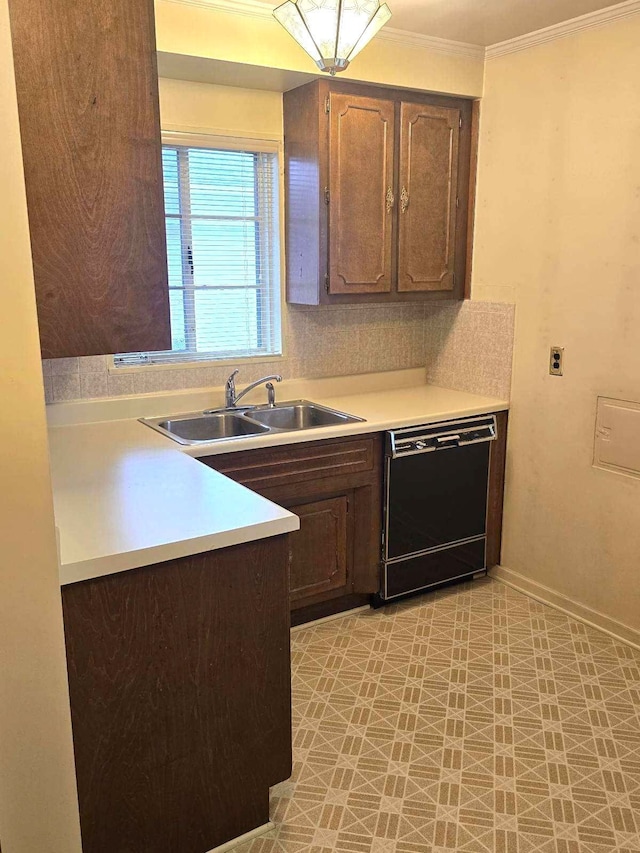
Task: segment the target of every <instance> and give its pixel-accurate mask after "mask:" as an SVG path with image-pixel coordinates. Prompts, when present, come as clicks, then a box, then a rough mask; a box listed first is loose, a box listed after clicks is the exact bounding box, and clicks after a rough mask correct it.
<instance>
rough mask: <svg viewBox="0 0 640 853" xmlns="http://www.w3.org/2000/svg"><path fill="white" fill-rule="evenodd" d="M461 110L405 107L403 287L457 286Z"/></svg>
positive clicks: (400, 263) (436, 288)
mask: <svg viewBox="0 0 640 853" xmlns="http://www.w3.org/2000/svg"><path fill="white" fill-rule="evenodd" d="M459 134H460V112H459V110H457V109H451V108H448V107H436V106H431V105H429V104H408V103H403V104H401V107H400V180H399V186H398V193H399V198H398V204H399V213H398V223H399V224H398V228H399V246H398V252H399V254H398V290H399V291H402V292H407V291H420V290H422V291H447V290H453V287H454V261H455V251H456V240H455V236H456V199H457V195H458V146H459Z"/></svg>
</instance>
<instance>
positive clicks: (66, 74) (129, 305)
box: [9, 0, 171, 358]
mask: <svg viewBox="0 0 640 853" xmlns="http://www.w3.org/2000/svg"><path fill="white" fill-rule="evenodd" d="M9 5H10V14H11V29H12V36H13V50H14V58H15V73H16V86H17V93H18V108H19V115H20V129H21V135H22V151H23V159H24V169H25V180H26V190H27V205H28V214H29V227H30V231H31V249H32V255H33V265H34V275H35V283H36V298H37V305H38V319H39V324H40V340H41V347H42V354H43V356H44V357H47V358H57V357H62V356H79V355H100V354H104V353H113V352H131V351H136V350H162V349H169V348H170V347H171V331H170V323H169V294H168V286H167V259H166V246H165V226H164V202H163V188H162V163H161V142H160V118H159V103H158V79H157V70H156V52H155V30H154V17H153V0H85V2H83V3H82V4H80V5H78V4H76V3H74V2H72V0H46V2H43V0H10V4H9Z"/></svg>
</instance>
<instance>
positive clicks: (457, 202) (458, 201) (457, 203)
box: [456, 196, 460, 210]
mask: <svg viewBox="0 0 640 853" xmlns="http://www.w3.org/2000/svg"><path fill="white" fill-rule="evenodd" d="M459 207H460V199H459V198H458V196H456V210H457V209H458V208H459Z"/></svg>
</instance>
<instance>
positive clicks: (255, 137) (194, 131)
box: [162, 78, 282, 151]
mask: <svg viewBox="0 0 640 853" xmlns="http://www.w3.org/2000/svg"><path fill="white" fill-rule="evenodd" d="M165 79H167V78H165ZM205 85H207V84H206V83H205ZM165 134H167V135H170V134H172V135H176V136H184V137H185V139H191V137H192V136H207V137H214V138H215V137H216V136H217V137H219V138H220V142H221V144H224V145H227V144H229V140H231V141H233V140H234V139H242V140H244V141H245V142H246V141H247V140H248V141H249V142H255V143H256V144H260V143H261V142H272V143H273V144H274V145H277V146H279V147H278V151H282V136H274V134H273V133H259V132H258V131H257V130H252V131H251V132H247V133H246V134H245V133H243V132H242V131H239V130H237V129H236V130H230V129H229V128H227V127H191V126H190V125H188V124H171V123H170V122H165V121H163V122H162V135H163V136H164V135H165ZM257 150H258V149H256V151H257ZM264 150H265V151H271V150H274V151H275V150H276V149H275V148H273V149H271V148H265V149H264Z"/></svg>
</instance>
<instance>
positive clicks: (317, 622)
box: [291, 604, 371, 633]
mask: <svg viewBox="0 0 640 853" xmlns="http://www.w3.org/2000/svg"><path fill="white" fill-rule="evenodd" d="M363 610H371V607H370V606H369V605H368V604H363V605H362V606H361V607H352V608H351V610H341V611H340V612H339V613H332V614H331V615H330V616H322V617H321V618H320V619H314V620H313V621H312V622H301V623H300V624H299V625H292V626H291V633H293V632H294V631H301V630H302V629H303V628H313V627H314V626H315V625H322V623H323V622H333V620H334V619H342V617H343V616H355V614H356V613H362V611H363Z"/></svg>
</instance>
